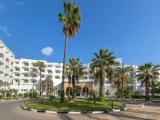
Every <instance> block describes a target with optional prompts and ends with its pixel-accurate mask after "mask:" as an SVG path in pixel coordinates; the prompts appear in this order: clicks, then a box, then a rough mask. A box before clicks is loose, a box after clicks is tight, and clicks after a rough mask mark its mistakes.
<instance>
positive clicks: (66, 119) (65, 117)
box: [58, 113, 73, 120]
mask: <svg viewBox="0 0 160 120" xmlns="http://www.w3.org/2000/svg"><path fill="white" fill-rule="evenodd" d="M58 117H59V118H60V119H61V120H73V119H72V118H70V117H69V116H68V115H67V114H63V113H59V114H58Z"/></svg>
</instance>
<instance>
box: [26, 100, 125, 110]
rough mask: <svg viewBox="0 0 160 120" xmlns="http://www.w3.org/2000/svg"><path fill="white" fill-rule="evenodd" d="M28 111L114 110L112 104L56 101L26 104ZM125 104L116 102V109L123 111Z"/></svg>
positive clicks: (114, 106)
mask: <svg viewBox="0 0 160 120" xmlns="http://www.w3.org/2000/svg"><path fill="white" fill-rule="evenodd" d="M26 106H27V108H28V109H30V110H31V109H36V110H45V111H57V112H92V111H110V110H111V109H112V104H111V102H96V103H93V102H92V101H74V102H65V103H60V102H59V101H55V100H48V101H39V102H33V101H32V102H29V103H27V104H26ZM123 107H124V103H122V102H114V103H113V108H114V109H123Z"/></svg>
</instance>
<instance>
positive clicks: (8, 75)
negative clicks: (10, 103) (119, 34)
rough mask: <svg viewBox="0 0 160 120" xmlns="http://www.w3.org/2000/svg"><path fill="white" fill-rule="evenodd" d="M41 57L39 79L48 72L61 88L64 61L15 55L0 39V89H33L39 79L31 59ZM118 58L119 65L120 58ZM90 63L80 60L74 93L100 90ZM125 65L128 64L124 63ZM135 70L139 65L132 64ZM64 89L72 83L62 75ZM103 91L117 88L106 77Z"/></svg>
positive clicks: (136, 83) (136, 86)
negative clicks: (57, 61) (92, 74)
mask: <svg viewBox="0 0 160 120" xmlns="http://www.w3.org/2000/svg"><path fill="white" fill-rule="evenodd" d="M37 61H41V62H43V63H44V64H45V66H46V67H45V70H44V71H43V72H42V76H41V77H42V81H44V80H45V78H46V77H47V76H50V77H51V78H52V80H53V86H54V88H55V90H56V91H58V90H60V89H61V83H62V69H63V68H62V67H63V63H55V62H47V61H44V60H32V59H23V58H21V59H16V58H15V55H14V54H13V53H12V51H11V50H10V49H9V48H8V47H7V46H6V45H5V43H4V42H3V41H2V40H0V89H6V90H7V89H17V90H18V92H19V93H25V92H31V91H32V90H36V88H37V85H38V83H39V80H40V75H39V70H38V68H36V67H34V66H33V63H35V62H37ZM117 61H118V62H119V63H120V65H122V59H121V58H119V59H117ZM89 65H90V64H83V66H84V75H83V77H81V78H80V79H79V82H78V83H76V88H77V96H88V95H89V92H90V91H92V90H96V93H97V94H98V92H99V83H98V82H97V83H95V82H94V80H93V79H92V78H91V76H90V68H89ZM126 66H127V65H126ZM132 67H133V69H134V72H135V74H136V71H137V68H138V66H136V65H132ZM133 86H134V89H135V90H136V91H139V92H141V93H144V87H142V86H141V82H140V81H137V79H136V78H135V79H134V81H133ZM64 88H65V93H66V92H68V91H70V89H71V88H72V84H71V83H69V82H68V79H65V83H64ZM104 92H105V94H106V95H108V96H114V95H115V93H116V89H115V88H114V87H113V86H112V85H111V84H110V83H109V82H108V79H107V78H106V79H105V84H104Z"/></svg>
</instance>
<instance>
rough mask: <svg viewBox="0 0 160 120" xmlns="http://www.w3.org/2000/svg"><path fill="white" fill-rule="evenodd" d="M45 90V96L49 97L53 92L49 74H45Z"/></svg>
mask: <svg viewBox="0 0 160 120" xmlns="http://www.w3.org/2000/svg"><path fill="white" fill-rule="evenodd" d="M45 91H46V97H49V96H50V95H51V94H52V93H53V80H52V79H51V77H50V76H47V77H46V79H45Z"/></svg>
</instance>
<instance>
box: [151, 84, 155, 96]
mask: <svg viewBox="0 0 160 120" xmlns="http://www.w3.org/2000/svg"><path fill="white" fill-rule="evenodd" d="M154 91H155V84H154V82H153V81H152V90H151V92H152V97H154Z"/></svg>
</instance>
